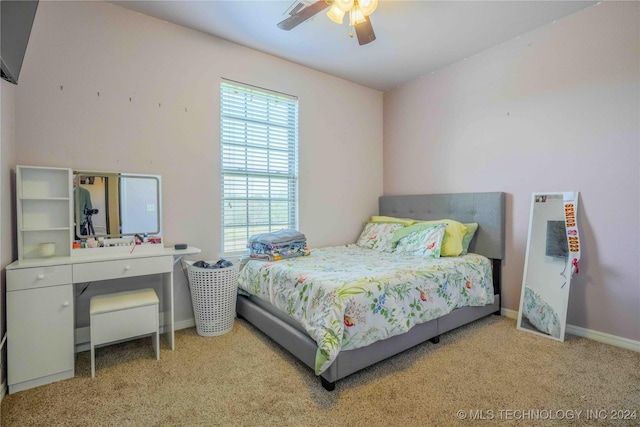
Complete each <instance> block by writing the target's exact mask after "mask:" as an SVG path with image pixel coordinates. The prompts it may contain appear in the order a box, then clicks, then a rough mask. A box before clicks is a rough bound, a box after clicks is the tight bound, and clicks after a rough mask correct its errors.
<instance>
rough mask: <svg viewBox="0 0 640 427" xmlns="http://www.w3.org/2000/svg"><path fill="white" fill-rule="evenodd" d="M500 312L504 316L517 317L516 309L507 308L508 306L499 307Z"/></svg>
mask: <svg viewBox="0 0 640 427" xmlns="http://www.w3.org/2000/svg"><path fill="white" fill-rule="evenodd" d="M500 314H501V315H503V316H504V317H508V318H509V319H517V318H518V312H517V311H516V310H509V309H508V308H501V309H500Z"/></svg>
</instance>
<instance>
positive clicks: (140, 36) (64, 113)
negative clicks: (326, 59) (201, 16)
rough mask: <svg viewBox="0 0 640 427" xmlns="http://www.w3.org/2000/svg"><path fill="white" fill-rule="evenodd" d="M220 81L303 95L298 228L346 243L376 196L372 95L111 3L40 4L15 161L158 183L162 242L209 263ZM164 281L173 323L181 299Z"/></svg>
mask: <svg viewBox="0 0 640 427" xmlns="http://www.w3.org/2000/svg"><path fill="white" fill-rule="evenodd" d="M221 77H225V78H229V79H232V80H236V81H241V82H244V83H249V84H253V85H256V86H261V87H265V88H269V89H272V90H275V91H279V92H284V93H288V94H292V95H296V96H298V97H299V105H300V110H299V123H300V128H299V140H300V145H299V161H300V166H299V170H300V178H299V194H300V203H299V205H300V211H299V218H300V229H301V231H303V232H304V233H305V234H306V235H307V237H308V241H309V244H310V246H311V247H318V246H325V245H331V244H344V243H348V242H354V241H355V240H356V238H357V236H358V234H359V232H360V230H361V228H362V224H363V221H365V220H366V218H367V216H369V215H372V214H374V213H376V212H377V206H378V205H377V204H378V197H379V196H380V195H381V194H382V93H380V92H378V91H375V90H371V89H368V88H364V87H362V86H359V85H355V84H353V83H349V82H346V81H344V80H341V79H338V78H336V77H332V76H329V75H327V74H323V73H320V72H317V71H314V70H311V69H309V68H305V67H302V66H299V65H296V64H293V63H290V62H286V61H283V60H280V59H278V58H276V57H273V56H270V55H266V54H263V53H260V52H257V51H254V50H251V49H247V48H244V47H240V46H238V45H235V44H232V43H229V42H226V41H224V40H221V39H217V38H215V37H211V36H208V35H205V34H203V33H199V32H196V31H192V30H188V29H186V28H182V27H179V26H176V25H173V24H168V23H166V22H163V21H160V20H157V19H154V18H150V17H147V16H144V15H140V14H138V13H136V12H132V11H129V10H127V9H124V8H121V7H119V6H115V5H112V4H109V3H104V2H41V3H40V5H39V8H38V12H37V15H36V19H35V23H34V27H33V30H32V34H31V39H30V42H29V48H28V50H27V54H26V57H25V60H24V65H23V69H22V73H21V76H20V85H19V86H18V90H17V104H16V128H17V131H16V132H17V133H16V137H17V143H18V145H17V162H18V164H29V165H43V166H66V167H71V168H76V169H84V170H97V171H122V172H134V173H150V174H159V175H162V188H163V238H164V241H165V243H166V244H170V245H173V244H175V243H179V242H187V243H189V244H190V245H192V246H196V247H200V248H201V249H202V250H203V252H202V254H201V256H199V257H197V258H194V260H195V259H217V257H218V254H219V253H220V252H221V248H220V247H221V244H220V241H221V236H220V228H221V225H220V210H221V206H220V197H219V194H220V179H219V173H220V165H219V163H220V161H219V158H220V151H219V132H220V131H219V102H220V101H219V85H220V78H221ZM336 116H337V117H349V118H350V120H349V121H346V120H345V121H343V122H340V121H335V120H330V117H336ZM354 123H355V126H354ZM174 280H175V286H176V301H175V303H176V321H177V322H179V323H180V322H181V321H186V320H188V319H192V318H193V314H192V310H191V299H190V296H189V293H188V289H187V286H186V278H185V276H184V274H182V272H181V271H180V270H179V267H176V271H175V273H174ZM88 296H90V293H89V292H87V293H86V294H85V295H83V298H85V300H86V298H87V297H88ZM85 302H86V301H85ZM81 304H82V301H81ZM80 309H81V310H83V309H82V306H81V305H80Z"/></svg>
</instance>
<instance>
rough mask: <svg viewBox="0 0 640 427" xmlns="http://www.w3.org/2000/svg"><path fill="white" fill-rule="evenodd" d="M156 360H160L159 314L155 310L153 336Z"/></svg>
mask: <svg viewBox="0 0 640 427" xmlns="http://www.w3.org/2000/svg"><path fill="white" fill-rule="evenodd" d="M153 338H154V343H153V344H154V347H155V349H156V360H160V314H159V313H158V311H157V310H156V333H155V334H153Z"/></svg>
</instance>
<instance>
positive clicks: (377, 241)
mask: <svg viewBox="0 0 640 427" xmlns="http://www.w3.org/2000/svg"><path fill="white" fill-rule="evenodd" d="M402 227H404V225H402V224H398V223H388V222H367V223H366V224H365V226H364V230H362V233H361V234H360V237H359V238H358V241H357V242H356V245H358V246H361V247H363V248H369V249H375V250H376V251H382V252H392V251H393V246H392V244H391V239H393V234H394V233H395V232H396V231H398V230H399V229H401V228H402Z"/></svg>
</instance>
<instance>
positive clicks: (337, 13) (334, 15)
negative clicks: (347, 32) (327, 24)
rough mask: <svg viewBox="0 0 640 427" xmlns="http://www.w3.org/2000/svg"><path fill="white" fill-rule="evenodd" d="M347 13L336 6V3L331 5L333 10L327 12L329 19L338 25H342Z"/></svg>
mask: <svg viewBox="0 0 640 427" xmlns="http://www.w3.org/2000/svg"><path fill="white" fill-rule="evenodd" d="M345 13H346V12H345V11H344V10H342V9H340V8H339V7H338V6H337V5H336V2H334V3H333V4H332V5H331V9H329V12H327V16H328V17H329V19H331V20H332V21H333V22H335V23H336V24H342V20H343V19H344V14H345Z"/></svg>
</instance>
